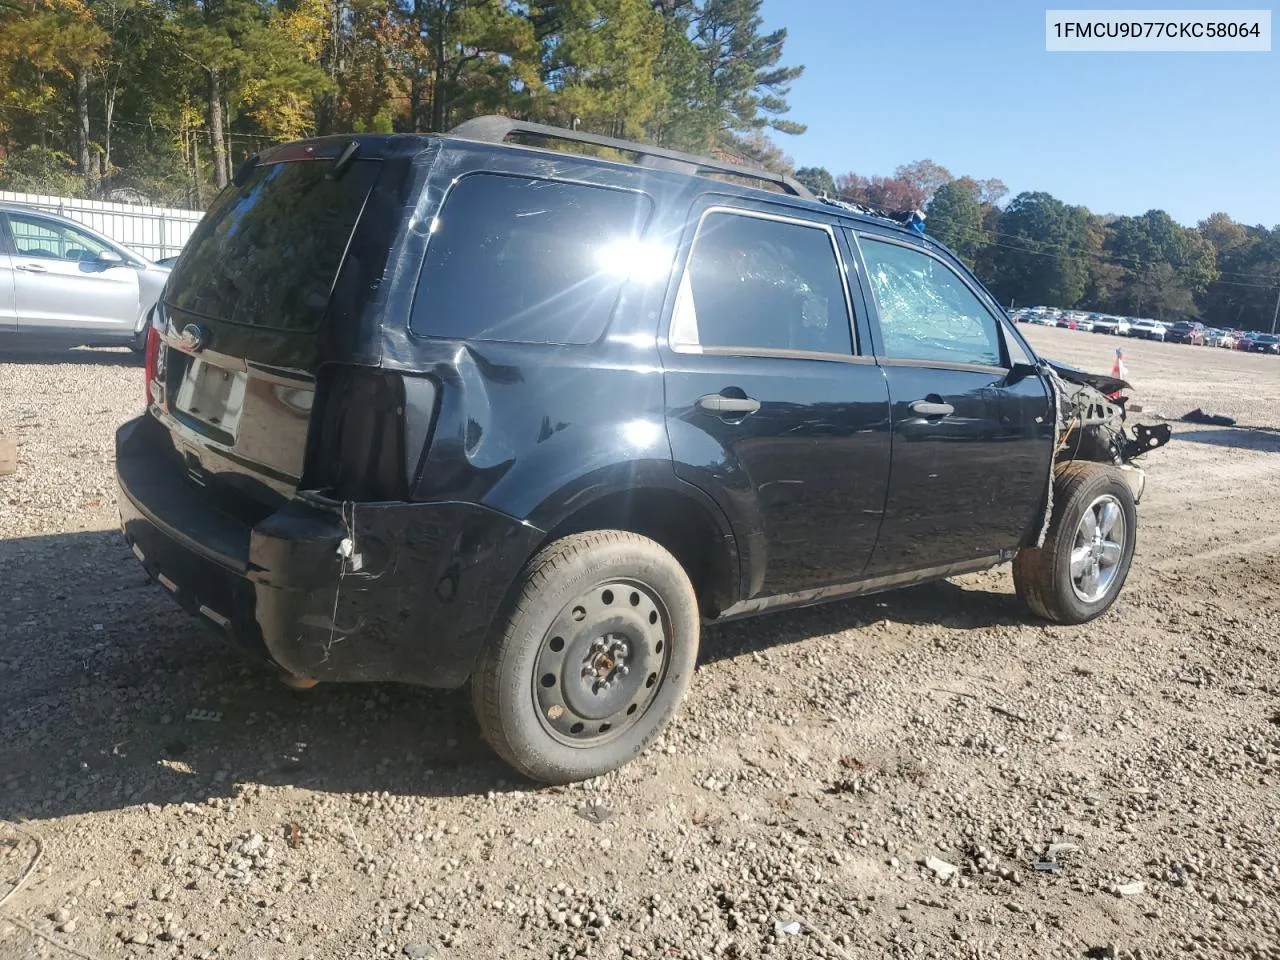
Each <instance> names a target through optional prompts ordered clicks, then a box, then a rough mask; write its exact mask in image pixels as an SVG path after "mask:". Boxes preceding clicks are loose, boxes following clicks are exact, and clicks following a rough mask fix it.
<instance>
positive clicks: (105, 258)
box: [96, 250, 124, 267]
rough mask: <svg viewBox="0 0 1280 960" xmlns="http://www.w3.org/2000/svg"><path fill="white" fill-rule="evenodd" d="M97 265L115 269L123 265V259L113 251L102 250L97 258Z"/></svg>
mask: <svg viewBox="0 0 1280 960" xmlns="http://www.w3.org/2000/svg"><path fill="white" fill-rule="evenodd" d="M96 259H97V261H98V263H101V264H103V265H104V266H108V267H116V266H119V265H120V264H122V263H124V257H122V256H120V254H118V253H116V252H115V251H114V250H103V251H102V252H101V253H100V254H98V256H97V258H96Z"/></svg>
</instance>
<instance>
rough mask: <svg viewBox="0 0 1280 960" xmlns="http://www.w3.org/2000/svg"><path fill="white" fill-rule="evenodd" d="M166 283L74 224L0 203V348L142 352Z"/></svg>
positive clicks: (160, 273)
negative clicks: (147, 326) (150, 319)
mask: <svg viewBox="0 0 1280 960" xmlns="http://www.w3.org/2000/svg"><path fill="white" fill-rule="evenodd" d="M168 276H169V270H168V268H166V267H163V266H160V265H159V264H155V263H152V262H150V261H149V260H147V259H145V258H144V257H141V256H139V255H138V254H136V253H134V252H133V251H132V250H130V249H129V248H128V247H125V246H123V245H121V244H118V243H116V242H115V241H114V240H110V239H108V238H107V237H104V236H103V235H102V234H100V233H97V232H95V231H93V230H90V229H89V228H88V227H85V226H83V225H82V224H79V223H76V222H75V221H74V220H68V219H67V218H66V217H60V216H57V215H55V214H52V213H44V212H42V211H38V210H33V209H32V208H30V207H25V206H21V205H18V204H11V203H0V348H4V347H10V348H13V347H17V348H31V347H36V348H46V347H75V346H120V345H126V346H131V347H133V348H134V349H136V350H141V349H142V347H143V338H144V337H145V329H144V327H145V323H146V316H147V313H148V311H149V310H150V309H151V307H152V306H153V305H154V304H155V302H156V299H157V298H158V297H159V296H160V291H161V289H162V288H163V287H164V284H165V280H167V279H168Z"/></svg>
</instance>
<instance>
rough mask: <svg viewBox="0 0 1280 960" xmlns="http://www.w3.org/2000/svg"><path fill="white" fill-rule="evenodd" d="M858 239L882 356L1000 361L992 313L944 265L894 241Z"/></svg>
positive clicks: (921, 252) (910, 358) (938, 359)
mask: <svg viewBox="0 0 1280 960" xmlns="http://www.w3.org/2000/svg"><path fill="white" fill-rule="evenodd" d="M858 243H859V245H860V246H861V248H862V256H863V259H864V260H865V261H866V264H867V276H868V278H869V280H870V284H871V290H872V292H873V294H874V296H875V299H876V305H877V307H878V308H879V313H880V335H881V339H882V340H883V341H884V353H885V356H887V357H892V358H894V359H900V360H937V361H943V362H946V361H950V362H954V363H978V364H984V365H986V366H1000V364H1001V357H1000V329H999V325H998V323H997V321H996V318H995V317H993V316H992V315H991V314H990V313H989V312H988V311H987V309H986V308H985V307H984V306H983V305H982V302H981V301H980V300H978V298H977V297H976V296H975V295H974V294H973V292H972V291H971V290H970V289H969V288H968V287H967V286H966V285H965V283H964V281H962V280H961V279H960V278H959V277H958V276H956V274H955V272H954V271H952V270H951V269H950V268H949V267H948V266H947V265H946V264H944V263H943V262H942V261H941V260H938V259H936V258H935V257H931V256H929V255H928V254H926V253H924V252H923V251H920V250H915V249H913V248H911V247H904V246H902V245H901V244H897V243H885V242H882V241H879V240H875V239H872V238H871V237H867V236H862V237H859V239H858Z"/></svg>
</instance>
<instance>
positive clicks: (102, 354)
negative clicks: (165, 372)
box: [0, 346, 144, 367]
mask: <svg viewBox="0 0 1280 960" xmlns="http://www.w3.org/2000/svg"><path fill="white" fill-rule="evenodd" d="M143 362H144V358H143V355H142V354H141V353H137V352H136V351H133V350H130V349H129V348H128V347H74V348H68V349H65V350H58V349H35V348H17V349H15V348H13V347H7V346H5V347H0V363H14V364H32V365H34V364H51V363H75V364H80V365H81V366H86V367H141V366H142V365H143Z"/></svg>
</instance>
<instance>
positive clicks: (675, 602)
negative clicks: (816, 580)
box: [471, 530, 700, 783]
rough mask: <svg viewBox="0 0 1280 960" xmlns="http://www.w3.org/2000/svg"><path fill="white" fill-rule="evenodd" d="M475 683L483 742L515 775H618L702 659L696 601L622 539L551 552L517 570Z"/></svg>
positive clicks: (674, 573) (562, 544)
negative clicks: (513, 592) (506, 611)
mask: <svg viewBox="0 0 1280 960" xmlns="http://www.w3.org/2000/svg"><path fill="white" fill-rule="evenodd" d="M516 590H517V594H516V596H515V599H514V602H513V603H512V604H511V607H510V614H509V616H508V617H507V618H506V619H505V621H504V622H502V623H501V624H500V625H499V626H498V627H497V628H496V630H495V632H494V634H493V636H492V637H491V638H490V640H489V642H488V643H487V644H486V646H485V649H484V650H483V651H482V653H481V655H480V658H479V660H478V661H477V663H476V667H475V670H474V672H473V674H472V678H471V695H472V704H473V706H474V708H475V713H476V719H477V720H478V721H479V723H480V729H481V731H482V732H483V734H484V737H485V739H486V740H487V741H488V742H489V744H490V746H492V747H493V749H494V751H495V752H496V753H497V754H498V755H499V756H500V757H502V759H503V760H505V761H506V762H507V763H509V764H510V765H511V766H513V767H515V768H516V769H517V770H519V771H520V772H521V773H523V774H525V775H526V776H528V777H530V778H531V779H534V780H540V781H542V782H544V783H569V782H572V781H575V780H584V779H587V778H588V777H594V776H599V775H600V774H602V773H607V772H608V771H610V770H615V769H617V768H618V767H620V766H622V765H623V764H625V763H627V762H628V761H630V760H631V759H633V758H634V757H636V756H637V755H638V754H639V753H640V752H641V751H643V750H644V749H645V748H646V747H647V746H648V745H649V744H650V743H651V742H652V741H653V739H654V737H656V736H657V734H658V733H659V731H661V730H662V728H663V727H664V726H665V725H666V724H667V722H668V720H670V719H671V716H672V715H673V714H674V713H675V710H676V707H677V705H678V704H679V703H680V700H681V699H682V698H683V697H684V694H685V691H686V690H687V689H688V687H689V683H690V680H691V679H692V677H693V670H694V666H695V664H696V663H697V659H698V639H699V630H700V622H699V617H698V602H697V596H696V594H695V593H694V589H693V585H692V584H691V583H690V582H689V577H688V575H687V574H686V573H685V571H684V569H683V568H682V567H681V566H680V564H679V562H678V561H677V560H676V558H675V557H673V556H672V555H671V553H670V552H668V551H667V550H666V549H665V548H663V547H662V546H661V545H660V544H658V543H656V542H654V541H653V540H650V539H648V538H646V537H642V536H639V535H637V534H634V533H627V532H624V531H620V530H598V531H592V532H589V533H580V534H575V535H572V536H569V537H565V538H564V539H562V540H558V541H556V542H555V543H552V544H551V545H550V546H548V547H547V548H545V549H544V550H542V552H540V553H539V554H538V555H537V556H536V557H534V558H533V560H531V561H530V562H529V564H528V566H527V567H526V568H525V570H524V573H523V574H522V577H521V580H520V583H519V584H518V585H517V587H516Z"/></svg>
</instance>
